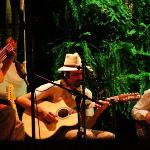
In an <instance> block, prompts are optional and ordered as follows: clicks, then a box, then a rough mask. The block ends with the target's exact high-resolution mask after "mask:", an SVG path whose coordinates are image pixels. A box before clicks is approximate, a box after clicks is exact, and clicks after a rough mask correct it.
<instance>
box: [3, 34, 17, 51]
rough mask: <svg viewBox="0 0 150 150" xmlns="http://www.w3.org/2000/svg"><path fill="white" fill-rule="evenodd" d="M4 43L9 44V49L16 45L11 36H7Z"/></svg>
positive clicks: (14, 47)
mask: <svg viewBox="0 0 150 150" xmlns="http://www.w3.org/2000/svg"><path fill="white" fill-rule="evenodd" d="M6 44H7V45H9V46H10V47H9V49H13V50H15V49H16V47H17V45H16V41H15V40H14V39H13V38H12V37H9V38H7V40H6Z"/></svg>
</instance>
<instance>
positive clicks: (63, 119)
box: [22, 100, 78, 139]
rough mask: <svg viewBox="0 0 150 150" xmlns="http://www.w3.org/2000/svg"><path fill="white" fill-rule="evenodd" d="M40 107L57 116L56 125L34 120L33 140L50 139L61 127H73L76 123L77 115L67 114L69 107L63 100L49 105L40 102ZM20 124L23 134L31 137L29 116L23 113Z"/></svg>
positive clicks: (46, 102)
mask: <svg viewBox="0 0 150 150" xmlns="http://www.w3.org/2000/svg"><path fill="white" fill-rule="evenodd" d="M38 105H40V106H41V107H44V109H47V110H48V111H50V112H51V113H53V114H55V115H57V116H58V122H57V123H49V124H48V123H47V122H45V121H43V120H38V119H37V117H36V118H35V138H36V139H46V138H50V137H52V136H53V135H54V134H55V133H56V132H57V131H58V129H60V128H61V127H63V126H69V127H70V126H74V125H76V124H77V123H78V115H77V113H72V114H70V113H69V109H70V108H69V107H68V106H67V105H66V104H65V102H64V101H63V100H61V101H60V102H58V103H51V102H48V101H45V102H42V103H40V104H38ZM22 122H23V123H24V127H25V132H26V134H27V135H28V136H29V137H32V118H31V114H29V113H28V112H26V111H25V112H24V113H23V116H22Z"/></svg>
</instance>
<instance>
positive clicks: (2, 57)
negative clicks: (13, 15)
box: [0, 38, 16, 62]
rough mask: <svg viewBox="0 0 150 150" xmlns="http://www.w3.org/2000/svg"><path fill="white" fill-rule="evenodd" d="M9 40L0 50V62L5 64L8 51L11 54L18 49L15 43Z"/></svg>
mask: <svg viewBox="0 0 150 150" xmlns="http://www.w3.org/2000/svg"><path fill="white" fill-rule="evenodd" d="M8 39H9V41H8V43H7V44H6V45H5V46H4V47H3V48H2V49H1V50H0V62H3V61H4V60H5V58H7V54H6V51H8V52H11V51H13V50H14V49H15V48H16V44H15V41H14V40H13V39H12V38H8Z"/></svg>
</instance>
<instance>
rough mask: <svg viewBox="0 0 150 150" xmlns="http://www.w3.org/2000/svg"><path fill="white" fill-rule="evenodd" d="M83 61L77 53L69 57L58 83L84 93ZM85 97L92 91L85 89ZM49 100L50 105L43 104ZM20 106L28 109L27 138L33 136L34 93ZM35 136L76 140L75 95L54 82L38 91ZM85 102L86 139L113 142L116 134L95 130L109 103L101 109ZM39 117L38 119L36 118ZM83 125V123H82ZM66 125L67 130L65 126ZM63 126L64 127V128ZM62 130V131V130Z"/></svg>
mask: <svg viewBox="0 0 150 150" xmlns="http://www.w3.org/2000/svg"><path fill="white" fill-rule="evenodd" d="M78 66H81V58H80V56H79V55H78V53H74V54H66V58H65V62H64V66H63V67H61V68H60V69H59V70H58V71H62V72H63V73H64V76H63V78H62V79H61V80H57V81H55V83H57V84H60V85H61V86H63V87H65V88H67V89H70V90H78V91H81V84H82V80H83V78H82V69H78V68H77V67H78ZM85 95H87V96H88V97H90V98H91V97H92V93H91V91H90V90H89V89H87V88H85ZM46 98H48V102H47V101H44V100H45V99H46ZM16 102H17V103H18V104H20V105H21V106H23V107H24V108H25V110H26V111H25V112H24V114H23V118H22V121H23V123H24V127H25V131H26V133H27V135H28V136H30V137H32V123H31V93H27V94H25V95H23V96H20V97H18V99H17V101H16ZM35 102H37V106H36V104H35V112H36V113H35V114H36V120H35V126H36V127H35V137H36V139H46V138H52V139H53V138H54V139H76V138H77V133H78V130H77V123H78V116H77V111H76V108H77V105H76V98H75V96H74V95H72V94H71V93H69V92H68V91H67V90H65V89H63V88H60V87H58V86H56V85H55V86H53V84H51V83H47V84H44V85H41V86H40V87H38V88H37V89H36V90H35ZM85 103H86V138H87V139H114V137H115V135H114V134H113V133H111V132H108V131H93V130H92V127H93V125H94V124H95V123H96V120H97V118H98V117H99V116H100V114H101V113H102V112H103V111H104V110H105V109H107V108H108V106H109V102H107V101H103V102H102V104H103V105H101V106H97V108H96V109H95V112H94V106H92V104H93V103H92V102H91V101H90V100H87V99H86V100H85ZM37 118H39V120H38V119H37ZM81 120H82V118H81ZM81 122H82V121H81ZM64 126H65V127H64ZM61 127H64V128H63V129H62V128H61ZM59 129H60V130H59Z"/></svg>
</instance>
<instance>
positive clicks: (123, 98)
mask: <svg viewBox="0 0 150 150" xmlns="http://www.w3.org/2000/svg"><path fill="white" fill-rule="evenodd" d="M140 98H141V94H139V93H137V92H136V93H125V94H120V95H117V96H112V97H109V98H107V99H106V101H110V102H128V101H136V100H139V99H140Z"/></svg>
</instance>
